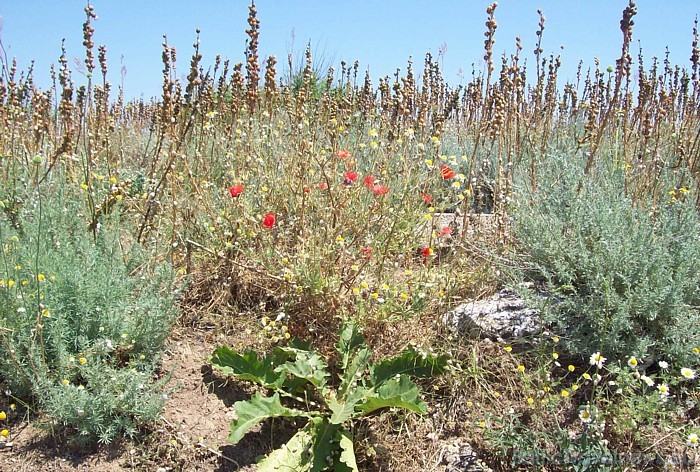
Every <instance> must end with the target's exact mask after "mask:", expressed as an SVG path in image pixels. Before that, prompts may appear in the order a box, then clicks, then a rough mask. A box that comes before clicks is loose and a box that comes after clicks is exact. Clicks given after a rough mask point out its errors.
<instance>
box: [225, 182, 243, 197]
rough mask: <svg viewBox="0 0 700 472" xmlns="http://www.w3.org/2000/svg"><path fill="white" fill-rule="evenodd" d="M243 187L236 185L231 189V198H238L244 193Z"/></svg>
mask: <svg viewBox="0 0 700 472" xmlns="http://www.w3.org/2000/svg"><path fill="white" fill-rule="evenodd" d="M244 188H245V187H243V185H240V184H238V185H234V186H233V187H229V189H228V192H229V193H230V194H231V198H238V196H239V195H240V194H242V193H243V189H244Z"/></svg>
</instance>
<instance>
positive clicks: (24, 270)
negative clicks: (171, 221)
mask: <svg viewBox="0 0 700 472" xmlns="http://www.w3.org/2000/svg"><path fill="white" fill-rule="evenodd" d="M65 191H66V192H67V191H68V190H65ZM11 205H12V208H8V207H9V206H10V204H4V205H3V206H4V207H5V208H3V212H2V213H0V240H1V241H2V251H0V343H2V352H3V353H4V354H3V355H2V356H0V380H2V381H4V383H5V386H6V388H7V389H8V390H9V391H10V392H11V394H12V395H13V396H14V397H17V398H20V399H22V401H24V402H27V403H31V404H33V405H35V406H36V407H37V408H39V409H42V410H44V411H45V412H46V413H48V415H49V416H50V417H52V418H54V419H55V420H56V421H57V422H58V423H59V424H61V425H63V426H66V427H68V428H69V430H70V431H73V432H75V433H76V434H77V437H78V438H80V439H85V440H95V439H97V440H100V441H102V442H110V441H111V440H113V439H114V438H116V437H118V436H119V435H124V434H126V435H131V434H133V433H134V432H135V431H136V430H137V429H138V427H139V426H140V425H142V424H145V423H148V422H151V421H153V420H155V419H156V418H157V416H158V414H159V412H160V410H161V407H162V405H163V402H164V391H163V388H164V385H163V383H162V382H157V381H156V379H155V369H156V367H157V365H158V361H159V356H160V353H161V350H162V348H163V345H164V342H165V339H166V337H167V336H168V334H169V332H170V328H171V326H172V323H173V321H174V316H175V310H174V300H173V290H172V280H173V277H172V273H171V271H170V269H169V268H168V267H167V266H166V265H162V264H161V265H158V264H152V263H149V262H148V258H147V257H146V255H145V254H143V253H142V250H141V249H140V248H139V246H138V245H137V244H135V243H134V242H133V241H132V240H131V239H130V237H129V235H128V233H125V232H124V231H123V229H122V230H120V229H119V228H120V226H119V225H118V221H116V220H118V213H116V212H115V215H114V216H113V218H114V220H115V221H109V219H107V220H106V221H104V222H103V225H102V226H101V227H100V228H99V230H98V231H97V232H95V233H93V232H92V231H89V230H88V227H87V223H86V221H87V219H86V218H85V217H84V216H82V217H81V215H80V207H81V206H80V203H79V202H78V201H76V198H74V197H73V196H72V195H70V194H66V195H63V194H61V190H56V193H51V192H48V191H45V192H43V193H41V194H40V193H38V192H36V191H34V192H32V193H30V194H29V195H27V196H26V200H24V202H23V203H22V204H19V203H18V202H15V203H11ZM9 210H12V212H13V218H8V211H9Z"/></svg>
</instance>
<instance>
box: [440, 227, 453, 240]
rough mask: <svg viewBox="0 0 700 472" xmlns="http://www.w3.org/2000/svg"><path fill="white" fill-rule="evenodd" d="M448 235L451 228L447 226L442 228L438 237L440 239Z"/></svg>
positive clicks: (450, 232)
mask: <svg viewBox="0 0 700 472" xmlns="http://www.w3.org/2000/svg"><path fill="white" fill-rule="evenodd" d="M450 234H452V228H450V227H449V226H445V227H444V228H442V230H441V231H440V236H439V237H440V238H441V237H443V236H447V235H450Z"/></svg>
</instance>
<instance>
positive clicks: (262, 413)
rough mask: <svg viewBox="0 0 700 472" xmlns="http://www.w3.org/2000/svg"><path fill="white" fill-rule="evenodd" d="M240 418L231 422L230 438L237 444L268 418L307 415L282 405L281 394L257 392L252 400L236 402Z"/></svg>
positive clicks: (235, 405)
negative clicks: (267, 394) (266, 395)
mask: <svg viewBox="0 0 700 472" xmlns="http://www.w3.org/2000/svg"><path fill="white" fill-rule="evenodd" d="M234 407H235V408H236V414H237V415H238V419H236V420H234V421H232V422H231V433H230V434H229V436H228V440H229V441H230V442H231V443H233V444H236V443H237V442H238V441H240V440H241V438H243V436H245V434H246V433H247V432H248V431H250V429H251V428H253V427H254V426H255V425H257V424H258V423H260V422H261V421H264V420H266V419H267V418H279V417H282V416H283V417H288V418H291V417H296V416H306V414H305V413H304V412H302V411H300V410H294V409H291V408H287V407H285V406H282V403H280V396H279V394H278V393H275V394H274V395H272V396H271V397H264V396H262V395H261V394H260V392H256V393H255V395H254V396H253V397H252V398H251V399H250V400H245V401H240V402H236V403H235V404H234Z"/></svg>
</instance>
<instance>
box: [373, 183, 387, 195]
mask: <svg viewBox="0 0 700 472" xmlns="http://www.w3.org/2000/svg"><path fill="white" fill-rule="evenodd" d="M372 191H373V192H374V194H375V195H386V194H387V193H389V187H387V186H386V185H380V184H374V186H373V187H372Z"/></svg>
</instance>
